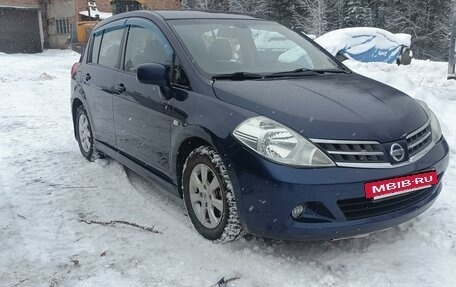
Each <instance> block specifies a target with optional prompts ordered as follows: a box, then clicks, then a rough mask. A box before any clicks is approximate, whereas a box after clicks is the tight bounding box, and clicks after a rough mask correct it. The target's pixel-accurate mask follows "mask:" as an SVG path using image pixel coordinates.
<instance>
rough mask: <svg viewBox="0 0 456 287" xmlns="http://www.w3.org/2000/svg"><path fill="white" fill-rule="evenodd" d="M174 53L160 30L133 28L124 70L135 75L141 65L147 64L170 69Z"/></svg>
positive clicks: (129, 36) (129, 38)
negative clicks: (156, 64) (155, 64)
mask: <svg viewBox="0 0 456 287" xmlns="http://www.w3.org/2000/svg"><path fill="white" fill-rule="evenodd" d="M173 53H174V52H173V49H172V48H171V46H170V45H169V43H168V41H167V40H166V38H165V36H164V35H163V34H162V33H161V32H160V31H159V30H158V29H157V30H155V29H154V30H150V29H146V28H143V27H140V26H131V27H130V30H129V33H128V40H127V48H126V51H125V66H124V69H125V71H127V72H130V73H135V72H136V70H137V69H138V67H139V66H140V65H142V64H146V63H158V64H162V65H164V66H166V67H170V65H171V63H172V59H173Z"/></svg>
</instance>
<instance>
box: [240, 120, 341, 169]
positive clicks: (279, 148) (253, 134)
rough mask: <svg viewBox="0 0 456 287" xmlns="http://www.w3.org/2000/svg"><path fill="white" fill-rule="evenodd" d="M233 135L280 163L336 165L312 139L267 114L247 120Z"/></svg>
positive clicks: (305, 165)
mask: <svg viewBox="0 0 456 287" xmlns="http://www.w3.org/2000/svg"><path fill="white" fill-rule="evenodd" d="M233 135H234V136H235V137H236V138H237V139H238V140H239V141H240V142H242V143H243V144H245V145H246V146H247V147H248V148H250V149H252V150H254V151H255V152H257V153H259V154H260V155H262V156H264V157H266V158H268V159H270V160H271V161H274V162H277V163H282V164H287V165H292V166H300V167H323V166H335V164H334V162H333V161H332V160H331V159H330V158H329V157H328V156H327V155H326V154H324V153H323V152H322V151H321V150H319V149H318V148H317V147H316V146H315V145H314V144H313V143H311V142H310V141H308V140H307V139H305V138H304V137H303V136H301V135H300V134H298V133H296V132H295V131H293V130H291V129H289V128H288V127H286V126H284V125H282V124H280V123H278V122H276V121H273V120H271V119H268V118H266V117H262V116H259V117H253V118H250V119H248V120H246V121H244V122H243V123H241V124H240V125H239V126H238V127H237V128H236V129H235V130H234V132H233Z"/></svg>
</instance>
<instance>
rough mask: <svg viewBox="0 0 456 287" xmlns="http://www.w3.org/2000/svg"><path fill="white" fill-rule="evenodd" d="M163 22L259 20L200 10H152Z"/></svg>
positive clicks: (234, 14)
mask: <svg viewBox="0 0 456 287" xmlns="http://www.w3.org/2000/svg"><path fill="white" fill-rule="evenodd" d="M153 12H154V13H157V14H158V15H160V16H161V17H162V18H163V19H165V20H175V19H246V20H248V19H250V20H259V19H258V18H255V17H252V16H248V15H244V14H237V13H227V12H215V11H214V12H212V11H200V10H154V11H153Z"/></svg>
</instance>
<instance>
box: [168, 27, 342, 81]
mask: <svg viewBox="0 0 456 287" xmlns="http://www.w3.org/2000/svg"><path fill="white" fill-rule="evenodd" d="M168 22H169V23H170V24H171V26H172V28H173V30H174V32H175V33H176V35H177V36H178V37H179V38H180V40H181V42H182V43H183V44H184V46H185V47H186V49H187V51H188V52H189V53H190V55H191V57H192V59H193V60H194V63H195V64H196V65H197V66H198V67H199V68H201V69H202V70H203V71H204V72H205V73H207V74H209V75H215V74H229V73H236V72H249V73H261V74H269V73H277V72H285V71H292V70H296V69H313V70H319V69H321V70H323V69H339V66H338V64H337V63H336V62H334V61H333V60H332V59H331V58H330V57H329V56H328V55H326V54H325V53H323V52H322V51H321V50H320V49H319V48H318V47H317V46H315V45H314V44H313V43H311V42H309V41H308V40H306V39H305V38H303V37H301V36H300V35H299V34H297V33H296V32H294V31H292V30H290V29H288V28H286V27H284V26H282V25H280V24H278V23H275V22H270V21H260V20H240V19H233V20H227V19H197V20H195V19H193V20H187V19H185V20H170V21H168Z"/></svg>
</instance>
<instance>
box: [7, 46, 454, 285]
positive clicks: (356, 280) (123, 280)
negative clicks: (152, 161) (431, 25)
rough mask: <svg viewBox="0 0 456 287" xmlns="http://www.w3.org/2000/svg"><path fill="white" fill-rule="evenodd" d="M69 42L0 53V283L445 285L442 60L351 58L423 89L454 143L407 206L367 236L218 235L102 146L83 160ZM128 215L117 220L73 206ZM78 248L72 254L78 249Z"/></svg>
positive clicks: (448, 123)
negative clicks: (436, 177)
mask: <svg viewBox="0 0 456 287" xmlns="http://www.w3.org/2000/svg"><path fill="white" fill-rule="evenodd" d="M78 58H79V55H78V54H76V53H74V52H70V51H60V50H48V51H45V52H44V53H42V54H34V55H24V54H12V55H0V100H1V105H0V258H1V260H0V286H33V287H37V286H211V285H213V284H214V283H216V282H217V281H218V280H219V279H220V278H222V277H226V278H227V279H228V278H230V277H235V276H238V277H239V278H240V279H238V280H235V281H232V282H230V283H229V285H228V286H453V285H454V282H456V273H455V272H454V270H456V238H455V237H456V234H455V230H456V208H454V207H455V206H456V184H455V183H454V182H452V179H454V178H455V177H456V169H455V164H456V159H455V150H456V148H455V147H456V134H455V130H454V128H452V127H454V122H455V121H456V85H455V82H454V81H447V80H446V70H447V65H446V63H436V62H426V61H418V60H414V61H413V62H412V64H411V65H410V66H396V65H387V64H380V63H371V64H363V63H358V62H351V61H348V62H346V64H347V65H348V66H350V67H351V68H352V69H353V70H355V71H357V72H359V73H361V74H364V75H367V76H370V77H373V78H375V79H377V80H380V81H383V82H385V83H387V84H390V85H392V86H394V87H397V88H399V89H401V90H404V91H405V92H407V93H409V94H410V95H412V96H414V97H416V98H419V99H422V100H424V101H426V102H427V103H428V104H429V106H430V107H431V108H433V109H434V111H436V112H437V114H438V116H439V117H440V120H441V123H442V128H443V132H444V134H445V136H446V138H447V140H448V141H449V143H450V145H451V146H452V147H453V149H452V151H451V160H450V168H449V169H448V171H447V173H446V177H445V179H444V184H445V185H444V188H443V191H442V194H441V195H440V197H439V199H438V200H437V202H436V203H435V205H434V206H433V207H431V208H430V210H428V211H427V212H425V213H423V214H422V215H420V216H419V217H417V218H416V219H413V220H411V221H409V222H407V223H405V224H402V225H400V226H398V227H395V228H392V229H390V230H387V231H383V232H378V233H375V234H371V235H369V236H368V237H365V238H357V239H346V240H339V241H324V242H276V241H270V240H264V239H258V238H247V239H243V240H240V241H238V242H234V243H228V244H223V245H216V244H213V243H211V242H208V241H206V240H204V239H203V238H202V237H201V236H199V235H198V234H197V233H196V231H194V229H193V227H192V226H191V223H190V220H189V219H188V217H187V216H186V213H185V208H184V206H183V204H182V202H181V200H179V199H177V198H174V197H173V196H172V195H169V194H168V193H167V192H166V191H163V190H161V189H160V188H159V187H158V186H157V185H156V184H154V183H150V182H148V181H146V180H144V179H142V178H141V177H139V176H138V175H136V174H134V173H133V172H130V171H128V170H126V169H125V168H123V167H122V166H121V165H120V164H118V163H117V162H115V161H113V160H106V159H103V160H97V161H96V162H94V163H90V162H87V161H86V160H85V159H84V158H83V157H82V156H81V155H80V153H79V150H78V146H77V143H76V141H75V140H74V137H73V128H72V123H71V114H70V102H69V97H70V81H69V79H70V68H71V65H72V64H73V63H74V62H76V61H77V60H78ZM81 218H84V219H85V220H98V221H111V220H126V221H129V222H134V223H137V224H141V225H144V226H149V227H152V226H154V227H155V229H156V230H158V231H160V232H161V234H155V233H151V232H147V231H143V230H139V229H136V228H134V227H131V226H126V225H114V226H101V225H96V224H90V225H89V224H86V223H83V222H80V219H81ZM76 260H77V261H76Z"/></svg>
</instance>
